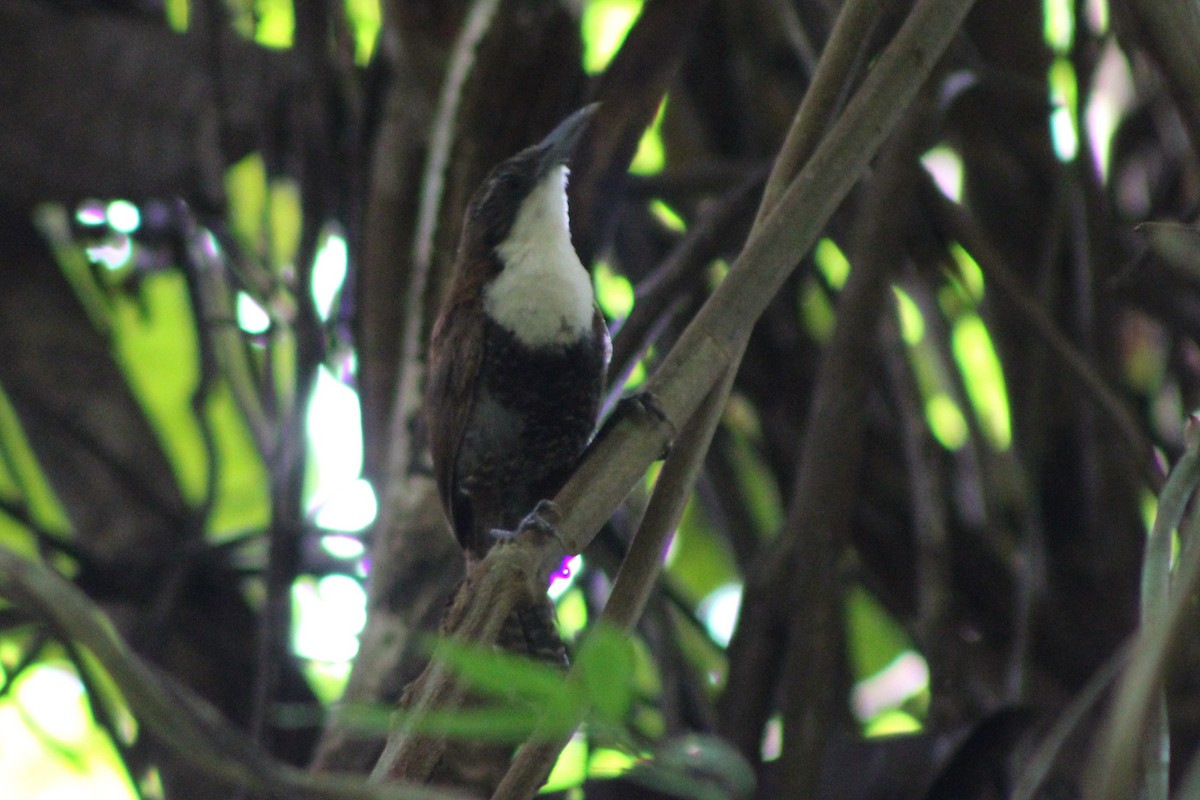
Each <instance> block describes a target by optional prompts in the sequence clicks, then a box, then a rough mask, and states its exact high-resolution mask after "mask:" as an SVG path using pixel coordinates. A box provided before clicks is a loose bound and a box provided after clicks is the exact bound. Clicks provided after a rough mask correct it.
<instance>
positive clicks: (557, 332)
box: [484, 166, 595, 347]
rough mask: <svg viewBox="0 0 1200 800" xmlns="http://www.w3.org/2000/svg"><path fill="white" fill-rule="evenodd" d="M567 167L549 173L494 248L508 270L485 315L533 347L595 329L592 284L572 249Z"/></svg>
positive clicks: (491, 290) (489, 294) (493, 287)
mask: <svg viewBox="0 0 1200 800" xmlns="http://www.w3.org/2000/svg"><path fill="white" fill-rule="evenodd" d="M566 185H567V168H566V167H565V166H558V167H555V168H554V169H552V170H550V172H548V173H547V174H546V176H545V177H544V178H542V180H541V181H540V182H539V183H538V184H537V186H535V187H533V190H532V191H531V192H530V193H529V196H528V197H526V198H525V201H524V202H523V203H521V208H520V209H519V210H518V212H517V219H516V221H514V222H513V226H512V230H510V231H509V233H508V237H507V238H505V240H504V241H503V242H501V243H500V244H499V246H497V247H496V254H497V255H498V256H499V257H500V260H501V261H502V262H503V264H504V267H503V269H501V270H500V274H499V275H498V276H496V279H495V280H493V281H492V282H491V283H490V284H489V285H488V287H487V290H486V292H485V294H484V310H485V311H486V312H487V314H488V316H490V317H491V318H492V319H493V320H494V321H495V322H497V323H499V324H500V325H503V326H504V327H505V328H507V329H508V330H509V331H511V332H512V333H513V334H514V335H515V336H516V337H517V339H519V340H520V341H522V342H523V343H525V344H527V345H529V346H531V347H544V346H546V345H551V344H566V343H569V342H573V341H575V340H576V339H578V338H580V337H581V336H586V335H587V333H588V331H589V330H591V327H592V313H593V304H594V303H595V295H594V294H593V292H592V281H591V278H590V276H589V275H588V273H587V270H585V269H584V268H583V264H581V263H580V261H579V256H578V255H576V254H575V248H574V247H572V246H571V226H570V222H569V219H568V216H567V193H566Z"/></svg>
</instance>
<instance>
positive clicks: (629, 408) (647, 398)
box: [612, 391, 679, 461]
mask: <svg viewBox="0 0 1200 800" xmlns="http://www.w3.org/2000/svg"><path fill="white" fill-rule="evenodd" d="M631 413H633V414H648V415H650V416H651V417H654V418H655V419H657V420H658V421H659V422H661V423H663V424H665V425H666V426H667V427H668V428H669V429H670V435H669V436H668V437H667V442H666V444H665V445H663V451H662V454H661V455H660V456H659V457H658V460H659V461H662V460H664V459H666V457H667V456H669V455H671V447H672V446H673V445H674V444H675V437H676V436H677V435H678V434H679V431H678V430H677V429H676V428H675V423H674V422H672V421H671V418H670V417H668V416H667V411H666V409H664V408H663V407H662V403H661V402H659V400H658V397H657V396H656V395H655V394H654V392H646V391H642V392H635V393H634V394H631V395H629V396H627V397H622V398H621V399H620V400H618V401H617V407H616V409H615V410H614V411H613V414H612V417H613V418H619V417H617V415H618V414H621V415H625V414H631Z"/></svg>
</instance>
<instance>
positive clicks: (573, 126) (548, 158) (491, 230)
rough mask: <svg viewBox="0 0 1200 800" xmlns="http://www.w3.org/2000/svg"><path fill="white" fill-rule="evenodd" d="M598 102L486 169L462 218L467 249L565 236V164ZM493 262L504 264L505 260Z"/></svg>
mask: <svg viewBox="0 0 1200 800" xmlns="http://www.w3.org/2000/svg"><path fill="white" fill-rule="evenodd" d="M597 107H598V104H595V103H593V104H592V105H589V106H585V107H584V108H581V109H580V110H578V111H576V112H575V113H574V114H572V115H571V116H569V117H567V118H566V119H565V120H563V121H562V122H561V123H559V124H558V126H557V127H556V128H555V129H554V130H552V131H550V133H548V134H546V137H545V138H544V139H542V140H541V141H540V142H538V143H537V144H535V145H533V146H531V147H527V148H525V149H524V150H522V151H521V152H519V153H517V154H516V155H514V156H512V157H511V158H509V159H507V160H505V161H503V162H501V163H500V164H499V165H497V166H496V167H495V168H494V169H493V170H492V171H491V172H490V173H489V174H488V176H487V178H486V179H485V180H484V181H483V183H482V184H481V185H480V186H479V188H478V189H477V190H476V191H475V194H474V196H472V198H471V201H470V203H469V204H468V206H467V212H466V217H465V219H464V221H463V237H462V245H461V246H462V248H463V249H464V250H466V251H467V253H469V254H470V255H472V256H474V257H476V258H479V257H483V258H490V257H492V256H494V255H495V254H496V251H497V249H498V248H502V246H503V245H505V243H507V242H518V241H525V240H528V241H539V240H543V239H545V238H546V236H547V235H554V236H561V235H562V233H563V232H567V233H568V235H569V232H568V230H567V228H568V218H567V198H566V178H567V172H568V170H567V166H568V164H569V163H570V160H571V156H572V155H573V154H574V152H575V148H576V146H577V145H578V144H579V140H580V138H581V137H582V135H583V132H584V130H586V129H587V126H588V123H589V122H590V121H591V118H592V116H593V115H594V114H595V111H596V108H597ZM496 266H498V267H500V266H503V260H502V259H501V261H500V263H498V264H497V265H496Z"/></svg>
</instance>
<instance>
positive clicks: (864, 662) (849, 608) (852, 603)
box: [846, 586, 912, 680]
mask: <svg viewBox="0 0 1200 800" xmlns="http://www.w3.org/2000/svg"><path fill="white" fill-rule="evenodd" d="M846 634H847V638H848V641H847V646H848V648H849V651H850V664H851V667H852V668H853V670H854V676H855V678H857V679H858V680H862V679H863V678H869V677H870V676H872V675H874V674H875V673H877V672H879V671H880V670H881V669H883V668H884V667H886V666H887V665H888V664H890V663H891V662H892V661H893V660H894V659H895V658H896V656H898V655H899V654H900V653H902V652H904V651H905V650H910V649H912V641H911V640H910V639H909V638H908V634H906V633H905V632H904V629H903V628H901V627H900V626H899V624H897V623H896V621H895V620H894V619H892V617H891V615H889V614H888V613H887V611H886V610H884V608H883V606H882V605H880V604H879V601H878V600H876V599H875V598H874V597H873V596H872V595H871V594H870V593H869V592H868V591H867V590H866V589H864V588H862V587H861V586H856V587H854V588H852V589H851V590H850V591H849V593H848V594H847V596H846Z"/></svg>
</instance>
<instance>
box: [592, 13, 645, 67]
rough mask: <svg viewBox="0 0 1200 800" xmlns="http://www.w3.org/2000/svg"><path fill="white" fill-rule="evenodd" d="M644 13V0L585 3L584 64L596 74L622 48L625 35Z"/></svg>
mask: <svg viewBox="0 0 1200 800" xmlns="http://www.w3.org/2000/svg"><path fill="white" fill-rule="evenodd" d="M641 13H642V0H589V1H588V3H587V4H586V5H585V6H584V7H583V20H582V33H583V41H584V51H583V68H584V69H585V70H587V71H588V73H590V74H592V75H595V74H597V73H600V72H603V71H604V68H605V67H607V66H608V62H609V61H611V60H612V57H613V56H614V55H616V54H617V51H618V50H619V49H621V43H622V42H624V41H625V35H626V34H627V33H629V29H630V28H632V27H633V23H634V22H636V21H637V18H638V15H639V14H641Z"/></svg>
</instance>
